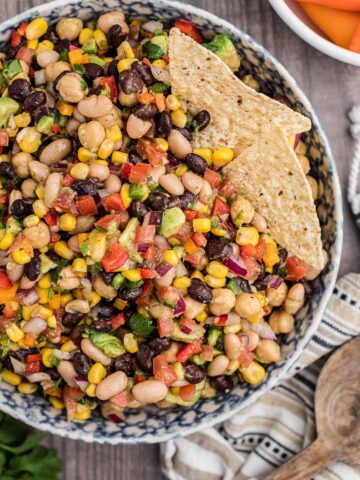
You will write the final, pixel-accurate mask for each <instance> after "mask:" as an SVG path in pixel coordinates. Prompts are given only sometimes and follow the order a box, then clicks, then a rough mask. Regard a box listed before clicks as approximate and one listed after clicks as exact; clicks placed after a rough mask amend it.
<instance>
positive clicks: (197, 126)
mask: <svg viewBox="0 0 360 480" xmlns="http://www.w3.org/2000/svg"><path fill="white" fill-rule="evenodd" d="M210 120H211V117H210V113H209V112H208V111H207V110H201V112H199V113H197V114H196V115H195V117H194V118H193V121H192V127H193V129H194V130H197V131H201V130H204V128H206V127H207V126H208V125H209V123H210Z"/></svg>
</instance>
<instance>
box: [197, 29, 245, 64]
mask: <svg viewBox="0 0 360 480" xmlns="http://www.w3.org/2000/svg"><path fill="white" fill-rule="evenodd" d="M203 47H205V48H207V49H208V50H211V51H212V52H214V53H216V55H218V56H219V57H220V58H221V60H222V61H223V62H225V63H226V65H227V66H228V67H230V68H231V70H232V71H233V72H235V71H236V70H239V67H240V55H239V54H238V53H237V51H236V48H235V46H234V44H233V42H232V41H231V40H230V38H229V37H228V36H227V35H225V34H223V33H220V34H219V35H215V37H214V38H213V39H212V40H211V42H209V43H203Z"/></svg>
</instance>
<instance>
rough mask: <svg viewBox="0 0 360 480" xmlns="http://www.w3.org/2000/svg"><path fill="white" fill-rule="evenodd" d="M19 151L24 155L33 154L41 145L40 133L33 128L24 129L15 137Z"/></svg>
mask: <svg viewBox="0 0 360 480" xmlns="http://www.w3.org/2000/svg"><path fill="white" fill-rule="evenodd" d="M16 141H17V142H18V144H19V147H20V150H22V151H23V152H25V153H35V152H37V151H38V149H39V147H40V145H41V133H40V132H38V131H37V130H36V128H35V127H25V128H23V129H22V130H20V131H19V133H18V134H17V135H16Z"/></svg>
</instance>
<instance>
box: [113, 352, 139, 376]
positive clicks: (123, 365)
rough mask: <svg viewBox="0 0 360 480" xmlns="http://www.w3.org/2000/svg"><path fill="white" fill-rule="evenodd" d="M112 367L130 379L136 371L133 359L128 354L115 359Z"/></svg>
mask: <svg viewBox="0 0 360 480" xmlns="http://www.w3.org/2000/svg"><path fill="white" fill-rule="evenodd" d="M114 367H115V370H116V371H117V372H118V371H120V372H124V373H126V375H127V376H128V377H131V376H132V375H133V374H134V372H135V369H136V365H135V358H134V357H133V356H132V355H131V354H130V353H128V352H126V353H123V354H122V355H120V357H117V358H116V359H115V362H114Z"/></svg>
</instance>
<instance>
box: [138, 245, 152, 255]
mask: <svg viewBox="0 0 360 480" xmlns="http://www.w3.org/2000/svg"><path fill="white" fill-rule="evenodd" d="M149 247H150V243H138V244H137V246H136V250H137V251H138V252H139V253H145V252H146V251H147V250H148V248H149Z"/></svg>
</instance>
